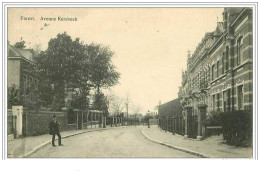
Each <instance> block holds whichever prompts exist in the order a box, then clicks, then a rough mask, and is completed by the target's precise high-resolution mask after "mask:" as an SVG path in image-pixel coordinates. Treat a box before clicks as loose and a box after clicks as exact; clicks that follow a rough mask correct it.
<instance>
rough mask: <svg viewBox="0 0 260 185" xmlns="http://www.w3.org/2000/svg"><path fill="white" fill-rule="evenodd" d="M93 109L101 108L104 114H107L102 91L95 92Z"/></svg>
mask: <svg viewBox="0 0 260 185" xmlns="http://www.w3.org/2000/svg"><path fill="white" fill-rule="evenodd" d="M93 109H96V110H102V111H103V112H104V115H108V106H107V104H106V97H105V95H104V94H103V93H100V94H97V93H96V94H95V99H94V102H93Z"/></svg>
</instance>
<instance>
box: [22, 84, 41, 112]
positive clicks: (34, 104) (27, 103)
mask: <svg viewBox="0 0 260 185" xmlns="http://www.w3.org/2000/svg"><path fill="white" fill-rule="evenodd" d="M21 103H22V105H23V106H24V107H26V108H28V109H30V110H38V109H40V108H41V106H42V105H43V104H44V101H43V100H41V98H40V95H39V90H38V89H37V88H32V89H30V90H29V91H28V93H25V94H21Z"/></svg>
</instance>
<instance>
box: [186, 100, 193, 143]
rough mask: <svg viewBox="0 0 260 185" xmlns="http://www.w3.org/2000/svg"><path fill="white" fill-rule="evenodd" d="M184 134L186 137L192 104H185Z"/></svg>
mask: <svg viewBox="0 0 260 185" xmlns="http://www.w3.org/2000/svg"><path fill="white" fill-rule="evenodd" d="M184 108H185V135H184V138H188V134H189V133H188V132H189V131H188V129H189V125H190V124H191V122H192V106H189V105H187V106H185V107H184Z"/></svg>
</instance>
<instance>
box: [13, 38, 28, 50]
mask: <svg viewBox="0 0 260 185" xmlns="http://www.w3.org/2000/svg"><path fill="white" fill-rule="evenodd" d="M14 47H16V48H19V49H23V48H25V47H26V46H25V41H24V40H21V41H20V42H16V43H15V44H14Z"/></svg>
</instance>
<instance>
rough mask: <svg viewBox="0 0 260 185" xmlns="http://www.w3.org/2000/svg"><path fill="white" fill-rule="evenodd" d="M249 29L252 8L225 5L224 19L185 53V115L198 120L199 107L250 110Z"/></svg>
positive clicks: (251, 69)
mask: <svg viewBox="0 0 260 185" xmlns="http://www.w3.org/2000/svg"><path fill="white" fill-rule="evenodd" d="M252 29H253V26H252V9H251V8H224V12H223V22H218V23H217V26H216V29H215V30H214V31H213V32H210V33H206V34H205V36H204V38H203V39H202V41H201V43H199V45H198V46H197V48H196V50H195V52H194V53H193V54H190V53H189V52H188V57H187V58H188V59H187V70H186V71H183V73H182V85H181V87H180V91H179V97H180V98H181V105H182V107H183V110H184V112H185V110H186V109H188V110H186V114H191V115H192V116H196V115H197V116H199V119H200V115H199V114H200V113H201V110H200V109H201V107H203V109H204V110H205V111H204V112H205V113H206V114H208V113H209V112H211V111H232V110H248V109H252V105H253V34H252ZM186 117H187V115H186ZM187 119H189V118H187ZM190 119H192V117H191V118H190ZM200 129H201V128H200V126H199V127H198V133H200V132H201V131H200Z"/></svg>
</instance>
